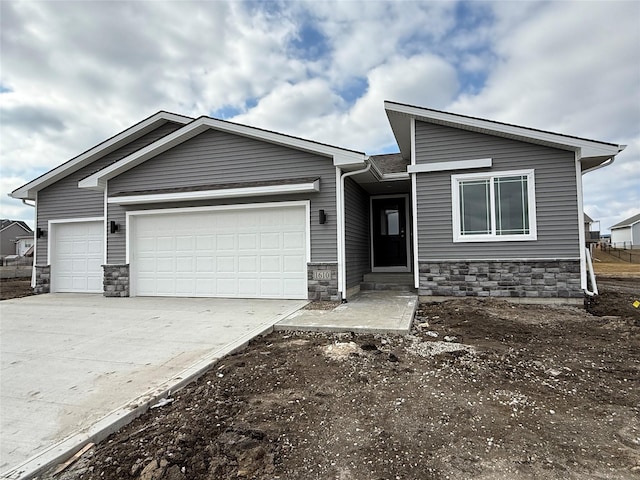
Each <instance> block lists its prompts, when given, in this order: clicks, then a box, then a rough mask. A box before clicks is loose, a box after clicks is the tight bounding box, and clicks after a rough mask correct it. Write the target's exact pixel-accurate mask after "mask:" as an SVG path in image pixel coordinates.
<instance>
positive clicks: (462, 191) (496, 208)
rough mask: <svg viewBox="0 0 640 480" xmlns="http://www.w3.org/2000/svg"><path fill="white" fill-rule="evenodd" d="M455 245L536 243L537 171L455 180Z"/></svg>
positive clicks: (475, 176)
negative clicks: (464, 243)
mask: <svg viewBox="0 0 640 480" xmlns="http://www.w3.org/2000/svg"><path fill="white" fill-rule="evenodd" d="M451 193H452V198H453V241H454V242H496V241H513V240H535V239H536V214H535V204H536V203H535V189H534V177H533V170H523V171H513V172H499V173H491V174H464V175H453V176H452V177H451Z"/></svg>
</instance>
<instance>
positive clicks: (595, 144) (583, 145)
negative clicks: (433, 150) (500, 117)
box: [384, 101, 626, 168]
mask: <svg viewBox="0 0 640 480" xmlns="http://www.w3.org/2000/svg"><path fill="white" fill-rule="evenodd" d="M384 106H385V110H386V112H387V117H389V122H390V123H391V128H392V130H393V131H394V135H395V136H396V140H397V141H398V146H399V147H400V151H401V152H402V155H403V157H405V158H409V157H410V155H411V142H410V139H409V140H407V139H406V138H403V133H401V132H400V131H399V130H404V131H405V132H407V131H409V122H410V121H411V119H412V118H413V119H416V120H418V121H423V122H429V123H434V124H438V125H445V126H450V127H453V128H460V129H463V130H470V131H476V132H479V133H486V134H490V135H497V136H501V137H505V138H511V139H514V140H519V141H524V142H528V143H535V144H539V145H544V146H548V147H552V148H558V149H561V150H568V151H573V152H575V153H576V154H577V155H578V158H579V159H580V160H581V161H585V160H587V159H593V160H596V161H597V163H596V165H599V164H601V163H604V162H606V161H607V160H609V159H611V158H613V157H615V155H617V154H618V153H620V152H621V151H622V150H624V149H625V147H626V145H615V144H611V143H606V142H599V141H595V140H589V139H584V138H578V137H572V136H567V135H562V134H559V133H553V132H546V131H543V130H535V129H530V128H526V127H521V126H518V125H510V124H505V123H499V122H494V121H491V120H485V119H481V118H474V117H467V116H464V115H457V114H454V113H448V112H441V111H438V110H430V109H424V108H421V107H415V106H411V105H405V104H399V103H395V102H390V101H385V102H384ZM404 136H406V133H405V134H404ZM407 155H408V156H407ZM594 166H595V165H594ZM589 168H591V167H589Z"/></svg>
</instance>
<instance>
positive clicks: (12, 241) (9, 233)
mask: <svg viewBox="0 0 640 480" xmlns="http://www.w3.org/2000/svg"><path fill="white" fill-rule="evenodd" d="M27 234H30V235H31V238H32V239H33V230H31V228H29V225H27V224H26V223H25V222H23V221H21V220H9V219H6V218H3V219H2V220H0V248H1V250H0V255H21V253H19V252H18V249H17V247H16V243H18V238H20V237H24V236H25V235H27Z"/></svg>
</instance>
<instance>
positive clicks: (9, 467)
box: [0, 294, 307, 478]
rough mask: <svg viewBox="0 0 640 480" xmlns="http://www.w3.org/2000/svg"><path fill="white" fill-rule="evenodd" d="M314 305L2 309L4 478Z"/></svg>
mask: <svg viewBox="0 0 640 480" xmlns="http://www.w3.org/2000/svg"><path fill="white" fill-rule="evenodd" d="M306 303H307V302H306V301H300V300H241V299H217V298H216V299H206V298H143V297H140V298H105V297H102V296H100V295H81V294H48V295H38V296H33V297H27V298H21V299H16V300H6V301H3V302H0V354H1V355H0V356H1V362H0V363H1V372H0V408H1V411H0V431H1V432H2V435H1V437H2V438H1V450H0V473H3V474H9V478H20V476H21V475H20V473H19V472H20V471H23V472H25V471H29V470H33V468H34V466H37V465H40V464H41V463H42V462H43V461H45V460H46V461H51V459H52V458H55V456H56V455H60V454H62V453H63V451H65V450H69V448H70V446H71V445H72V444H73V443H74V442H75V443H77V441H78V440H82V438H91V436H92V435H94V434H95V431H96V422H98V426H99V427H100V428H104V427H105V426H108V425H110V424H113V422H116V423H117V422H122V423H124V422H125V417H127V415H131V412H132V411H133V410H135V408H136V407H138V409H141V408H146V406H147V405H148V403H149V402H152V401H155V400H156V398H157V396H158V395H161V394H162V393H164V392H165V391H166V390H168V389H171V388H177V387H178V386H180V385H181V384H182V383H184V382H185V379H186V378H188V377H190V376H193V375H196V374H198V373H199V372H200V371H201V370H203V369H205V368H206V367H207V366H208V365H210V364H211V363H212V362H214V361H215V360H216V359H217V358H220V357H221V356H223V355H225V354H227V353H229V352H230V351H233V350H235V349H237V348H238V347H239V346H242V345H244V344H245V343H246V342H248V341H249V340H250V339H251V338H253V337H254V336H256V335H258V334H260V333H263V332H265V331H269V330H270V329H271V328H272V326H273V324H274V323H275V322H277V321H279V320H281V319H283V318H285V317H286V316H288V315H289V314H291V313H293V312H294V311H296V310H298V309H299V308H301V307H302V306H303V305H305V304H306ZM111 428H113V427H111ZM83 435H84V437H83ZM87 436H88V437H87ZM65 439H66V440H65ZM18 465H21V468H19V469H15V467H16V466H18ZM10 472H11V473H10Z"/></svg>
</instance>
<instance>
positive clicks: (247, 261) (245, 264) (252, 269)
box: [238, 255, 258, 274]
mask: <svg viewBox="0 0 640 480" xmlns="http://www.w3.org/2000/svg"><path fill="white" fill-rule="evenodd" d="M238 273H254V274H255V273H258V258H257V257H256V256H255V255H252V256H242V257H238Z"/></svg>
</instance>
